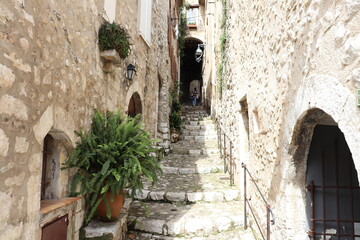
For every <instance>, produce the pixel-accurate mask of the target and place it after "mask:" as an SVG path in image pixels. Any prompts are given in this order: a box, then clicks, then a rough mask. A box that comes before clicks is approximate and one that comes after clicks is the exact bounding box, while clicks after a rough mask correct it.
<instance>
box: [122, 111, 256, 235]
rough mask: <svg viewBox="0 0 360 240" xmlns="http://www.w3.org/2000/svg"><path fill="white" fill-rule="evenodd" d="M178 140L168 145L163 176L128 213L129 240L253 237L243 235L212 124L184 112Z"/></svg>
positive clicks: (197, 113) (237, 204) (240, 205)
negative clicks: (183, 120) (182, 125)
mask: <svg viewBox="0 0 360 240" xmlns="http://www.w3.org/2000/svg"><path fill="white" fill-rule="evenodd" d="M183 116H184V118H185V121H186V122H185V126H184V129H183V134H182V140H180V141H179V142H177V143H174V144H172V145H171V154H169V155H168V156H166V157H165V158H164V159H163V161H162V165H163V171H164V175H163V176H162V178H161V179H160V181H159V182H158V184H157V185H156V186H151V185H146V186H145V190H143V192H142V194H138V195H139V196H138V198H139V199H141V200H143V201H144V204H145V205H146V206H147V207H148V209H149V216H148V217H146V213H145V210H144V207H142V206H141V204H140V202H139V201H135V202H134V203H133V204H132V206H131V210H130V214H129V218H128V225H129V232H128V238H129V239H139V240H152V239H164V240H172V239H194V240H195V239H196V240H201V239H204V240H205V239H208V240H215V239H217V240H221V239H224V240H225V239H234V240H235V239H246V240H251V239H253V237H252V234H251V232H250V231H247V232H244V231H243V203H242V201H240V192H239V190H237V189H236V188H235V187H234V186H229V180H228V175H227V174H225V173H224V171H223V170H224V166H223V162H222V160H221V159H220V153H219V149H218V146H217V135H216V129H215V125H214V123H213V122H212V120H211V119H210V117H209V116H207V115H206V112H205V111H204V109H203V108H202V107H195V108H187V109H186V110H185V111H184V113H183Z"/></svg>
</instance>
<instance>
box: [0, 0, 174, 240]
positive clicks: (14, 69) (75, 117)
mask: <svg viewBox="0 0 360 240" xmlns="http://www.w3.org/2000/svg"><path fill="white" fill-rule="evenodd" d="M173 2H176V1H173ZM103 6H104V1H101V0H90V1H75V0H66V1H38V0H28V1H24V0H10V1H1V3H0V106H1V107H0V118H1V121H0V143H1V144H0V181H1V182H2V183H3V184H2V185H1V187H0V201H1V202H2V203H3V204H2V205H1V207H0V212H1V217H0V223H1V224H0V225H1V226H0V233H1V234H0V235H1V239H40V235H41V229H40V214H39V212H40V181H41V172H42V157H43V155H42V150H43V141H44V137H45V136H46V135H47V134H50V135H51V136H52V137H53V138H54V139H55V140H56V141H58V142H60V143H61V145H62V148H63V149H66V154H68V153H69V152H71V150H72V149H73V147H74V146H75V142H76V140H77V139H76V136H75V134H74V130H79V129H81V128H83V129H87V128H88V127H89V126H90V121H91V116H92V114H93V110H94V109H95V108H97V109H100V110H103V111H105V110H115V109H118V108H121V109H122V111H123V112H124V113H126V112H127V107H128V104H129V101H130V98H131V96H132V95H133V94H134V93H136V92H137V93H138V94H139V95H140V98H141V102H142V110H143V119H144V125H145V128H146V129H147V130H149V131H151V132H152V133H154V136H157V137H160V138H163V137H164V136H162V135H159V134H158V125H159V126H162V127H163V128H165V129H166V128H168V117H167V116H168V112H169V107H168V92H169V87H170V86H171V85H172V81H174V79H173V78H172V73H171V68H170V65H171V63H170V57H169V55H170V52H169V43H171V42H170V41H169V39H168V33H169V32H170V33H172V31H173V30H174V26H172V27H171V28H168V25H169V2H168V1H166V0H154V1H153V11H152V14H153V16H152V31H151V32H152V36H151V37H152V41H151V44H147V43H146V42H145V41H144V40H143V39H142V37H141V36H140V35H139V31H138V19H137V18H138V14H137V13H138V6H137V1H117V4H116V16H115V19H116V21H117V22H118V23H120V24H121V25H122V26H124V27H125V28H126V29H127V30H128V31H129V34H130V36H131V39H132V40H131V43H132V46H131V50H132V51H131V54H130V56H129V57H128V58H127V59H125V60H121V61H120V63H119V64H117V65H116V66H115V68H114V72H112V73H105V72H104V71H103V62H102V61H101V59H100V56H99V55H100V52H99V49H98V44H97V33H98V29H99V27H100V25H101V23H102V22H103V16H104V12H103V11H102V9H103ZM173 41H176V39H175V40H173ZM172 54H173V60H174V59H175V60H176V59H177V50H176V47H175V48H173V53H172ZM130 63H131V64H133V65H135V66H136V70H137V74H136V76H135V78H134V80H133V81H132V82H129V81H127V80H126V78H125V71H126V67H127V65H128V64H130ZM175 66H176V65H175ZM173 70H174V69H173ZM175 70H176V69H175ZM159 79H161V81H160V80H159ZM160 84H161V89H160V87H159V86H160ZM165 137H166V135H165ZM61 154H62V157H61V159H63V158H64V153H61ZM66 154H65V155H66ZM58 166H59V165H58ZM60 179H61V180H60V181H61V182H62V183H67V182H68V180H69V179H63V177H60ZM58 192H59V196H58V197H66V195H67V193H66V190H65V191H64V190H63V189H60V190H59V191H58Z"/></svg>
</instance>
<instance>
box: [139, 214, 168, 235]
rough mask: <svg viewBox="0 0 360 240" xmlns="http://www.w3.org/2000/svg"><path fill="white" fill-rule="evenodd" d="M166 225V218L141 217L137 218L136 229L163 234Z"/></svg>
mask: <svg viewBox="0 0 360 240" xmlns="http://www.w3.org/2000/svg"><path fill="white" fill-rule="evenodd" d="M164 225H165V221H164V220H160V219H147V218H144V217H139V218H137V219H136V223H135V229H137V230H141V231H145V232H151V233H158V234H163V232H164Z"/></svg>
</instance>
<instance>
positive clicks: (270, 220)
mask: <svg viewBox="0 0 360 240" xmlns="http://www.w3.org/2000/svg"><path fill="white" fill-rule="evenodd" d="M241 166H242V167H243V168H244V227H245V230H246V229H247V226H248V223H247V208H249V210H250V212H251V214H252V216H253V218H254V220H255V223H256V226H257V227H258V229H259V231H260V234H261V237H262V239H263V240H270V234H271V229H270V226H271V225H274V224H275V217H274V214H273V212H272V210H271V208H270V204H269V203H268V202H267V201H266V199H265V197H264V194H262V192H261V191H260V188H259V186H258V185H257V184H256V182H255V180H254V178H253V177H252V175H251V173H250V172H249V169H248V168H247V167H246V164H244V163H242V164H241ZM247 175H249V177H250V181H252V182H253V183H254V185H255V187H256V190H257V191H258V193H259V194H260V196H261V199H262V200H263V202H264V204H265V208H266V232H265V233H264V231H263V229H262V227H261V225H260V224H261V223H260V222H259V220H258V219H257V217H256V214H255V212H254V210H253V208H252V206H251V204H250V199H248V197H247V185H246V180H247V178H246V176H247Z"/></svg>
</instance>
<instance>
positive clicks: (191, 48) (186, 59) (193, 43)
mask: <svg viewBox="0 0 360 240" xmlns="http://www.w3.org/2000/svg"><path fill="white" fill-rule="evenodd" d="M198 44H202V42H201V41H200V40H197V39H193V38H191V39H187V40H185V49H184V56H182V57H181V65H180V81H181V88H180V90H181V91H182V93H183V94H182V96H181V99H180V101H181V103H183V104H186V105H190V104H191V99H190V97H191V93H190V91H191V90H190V84H191V82H192V81H194V80H198V81H199V85H198V86H199V87H198V88H197V89H196V91H197V93H198V94H199V99H198V104H197V105H200V104H201V98H202V96H201V95H202V91H201V88H202V65H203V61H204V57H202V59H201V61H200V62H197V61H196V60H195V51H196V49H197V48H198ZM202 50H203V52H205V50H204V49H203V48H202Z"/></svg>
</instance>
